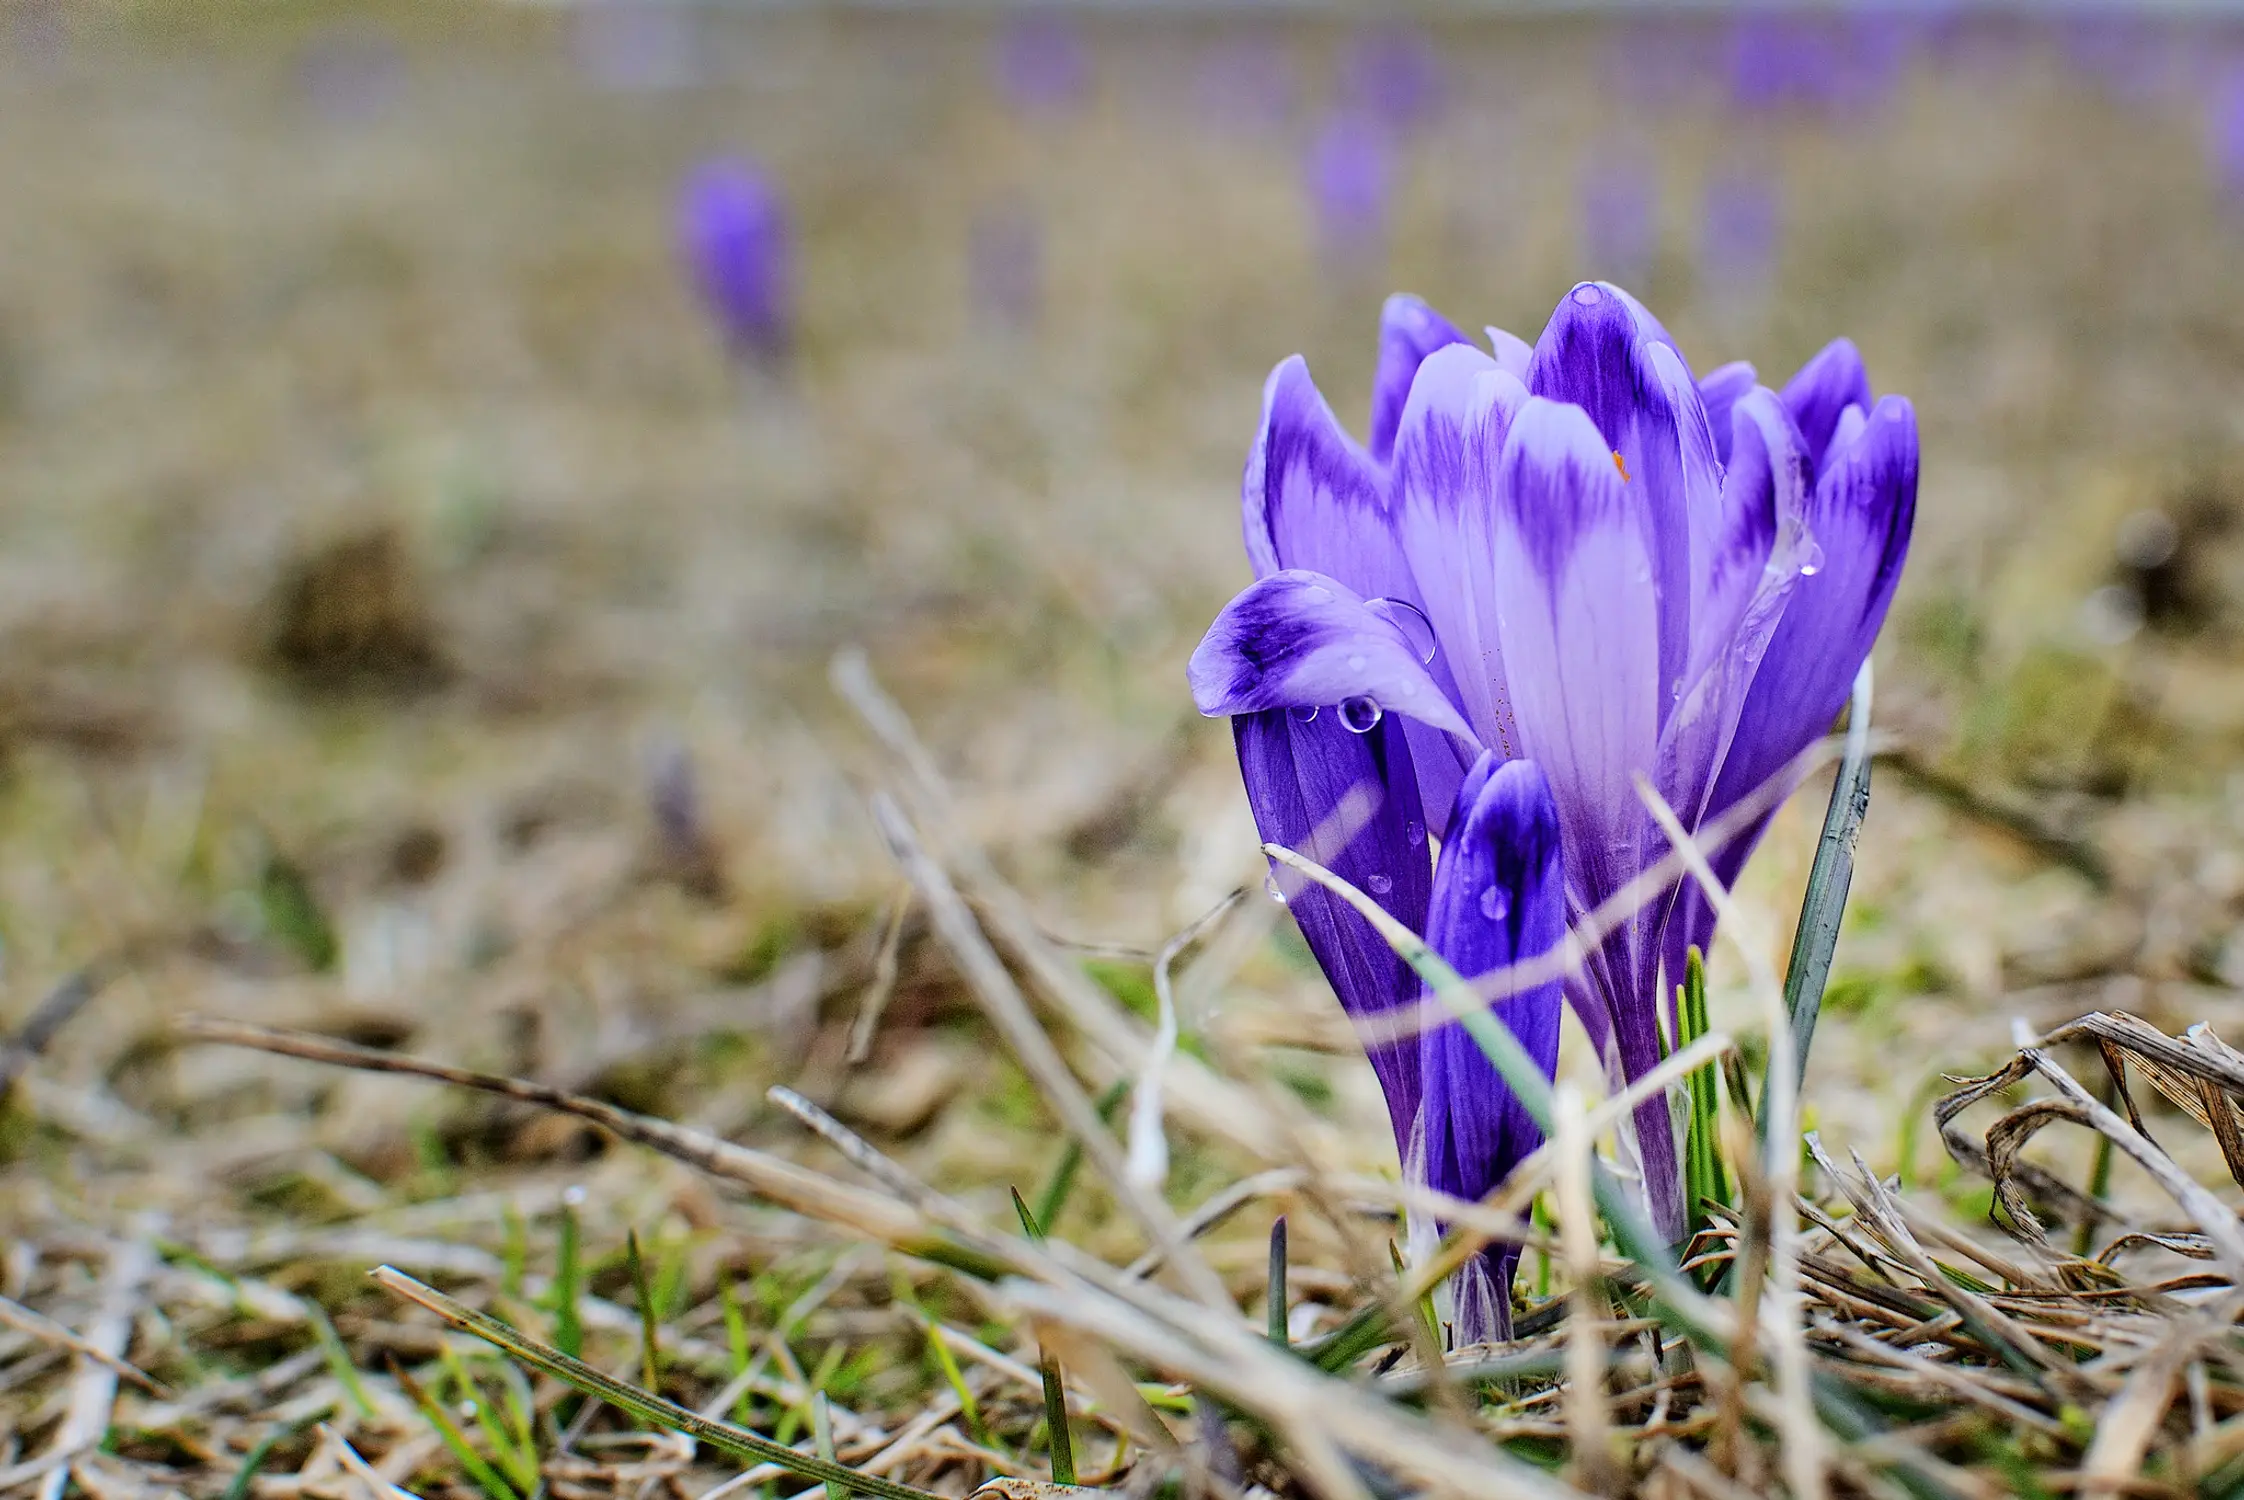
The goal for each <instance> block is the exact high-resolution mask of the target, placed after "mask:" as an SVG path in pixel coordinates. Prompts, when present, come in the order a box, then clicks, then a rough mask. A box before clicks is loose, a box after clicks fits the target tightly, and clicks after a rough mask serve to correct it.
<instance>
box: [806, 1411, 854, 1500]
mask: <svg viewBox="0 0 2244 1500" xmlns="http://www.w3.org/2000/svg"><path fill="white" fill-rule="evenodd" d="M810 1430H811V1438H812V1441H813V1442H815V1443H816V1444H817V1445H818V1456H819V1457H820V1458H822V1459H824V1460H826V1462H828V1463H830V1464H834V1467H836V1468H840V1467H841V1465H840V1464H838V1463H835V1460H834V1412H833V1407H832V1406H831V1405H830V1404H829V1403H828V1402H827V1400H826V1393H825V1392H824V1391H813V1392H811V1396H810ZM826 1500H850V1489H849V1486H848V1485H846V1484H843V1483H841V1482H840V1481H839V1480H835V1479H829V1480H827V1481H826Z"/></svg>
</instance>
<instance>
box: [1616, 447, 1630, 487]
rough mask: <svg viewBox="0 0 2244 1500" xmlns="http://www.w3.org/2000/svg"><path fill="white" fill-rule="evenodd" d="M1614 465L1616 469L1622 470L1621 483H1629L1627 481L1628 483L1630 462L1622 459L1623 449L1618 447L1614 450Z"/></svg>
mask: <svg viewBox="0 0 2244 1500" xmlns="http://www.w3.org/2000/svg"><path fill="white" fill-rule="evenodd" d="M1613 467H1614V468H1616V469H1619V470H1620V471H1621V483H1623V484H1627V483H1628V464H1627V463H1626V462H1624V461H1623V460H1622V458H1621V450H1620V449H1618V448H1616V449H1614V450H1613Z"/></svg>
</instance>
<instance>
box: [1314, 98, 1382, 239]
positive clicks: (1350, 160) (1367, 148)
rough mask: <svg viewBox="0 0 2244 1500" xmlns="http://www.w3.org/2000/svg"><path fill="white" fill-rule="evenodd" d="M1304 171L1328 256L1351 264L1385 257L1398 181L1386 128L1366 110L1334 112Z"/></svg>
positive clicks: (1318, 227)
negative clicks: (1355, 112)
mask: <svg viewBox="0 0 2244 1500" xmlns="http://www.w3.org/2000/svg"><path fill="white" fill-rule="evenodd" d="M1303 175H1304V177H1305V178H1306V181H1307V186H1308V189H1309V204H1310V207H1311V209H1312V210H1313V211H1314V213H1315V215H1316V224H1317V242H1318V244H1319V246H1320V247H1321V249H1322V251H1323V253H1324V256H1325V259H1326V261H1327V262H1328V263H1330V264H1331V265H1333V266H1334V267H1336V268H1341V269H1347V268H1352V267H1356V266H1361V265H1365V264H1370V263H1375V262H1377V261H1379V260H1380V259H1382V258H1383V257H1384V256H1385V255H1386V252H1387V225H1388V216H1389V208H1390V206H1391V204H1392V202H1393V198H1394V185H1395V168H1394V156H1393V148H1392V147H1391V146H1390V144H1389V142H1388V138H1387V134H1386V132H1385V131H1383V130H1381V129H1380V128H1379V127H1378V126H1377V125H1376V124H1375V123H1373V122H1372V121H1371V120H1369V119H1367V118H1366V117H1364V116H1362V115H1357V114H1349V113H1346V112H1342V113H1339V114H1335V115H1333V116H1332V117H1331V118H1330V119H1328V120H1327V121H1326V122H1325V127H1324V129H1322V130H1320V131H1319V132H1317V135H1316V138H1315V139H1314V140H1312V141H1311V142H1310V143H1309V156H1308V160H1307V161H1306V162H1305V163H1304V173H1303Z"/></svg>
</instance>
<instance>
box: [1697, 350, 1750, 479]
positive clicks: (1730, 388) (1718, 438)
mask: <svg viewBox="0 0 2244 1500" xmlns="http://www.w3.org/2000/svg"><path fill="white" fill-rule="evenodd" d="M1758 383H1759V377H1758V376H1756V375H1755V373H1754V370H1753V366H1751V365H1749V364H1747V363H1746V362H1745V361H1744V360H1742V359H1741V360H1737V361H1735V362H1733V363H1731V364H1726V365H1724V366H1722V367H1721V368H1720V369H1718V370H1709V371H1707V373H1706V374H1705V376H1704V377H1702V378H1701V379H1700V381H1699V399H1700V400H1701V401H1703V402H1705V403H1706V425H1707V426H1708V427H1709V428H1710V429H1712V431H1713V433H1714V455H1715V457H1717V458H1719V459H1721V460H1722V462H1723V463H1725V464H1727V463H1728V462H1729V461H1730V408H1731V407H1733V406H1736V405H1737V404H1738V400H1739V398H1741V397H1742V396H1744V395H1745V393H1746V392H1747V391H1750V390H1752V389H1753V387H1754V386H1755V385H1756V384H1758Z"/></svg>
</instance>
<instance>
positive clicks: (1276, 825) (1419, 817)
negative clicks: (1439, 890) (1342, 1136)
mask: <svg viewBox="0 0 2244 1500" xmlns="http://www.w3.org/2000/svg"><path fill="white" fill-rule="evenodd" d="M1399 722H1400V721H1397V720H1388V721H1386V722H1385V723H1382V724H1381V725H1379V726H1378V727H1377V728H1375V729H1373V730H1372V731H1371V732H1370V733H1369V734H1351V733H1349V732H1348V731H1347V730H1346V729H1344V728H1342V727H1341V726H1340V724H1339V723H1338V722H1337V721H1336V720H1335V719H1334V718H1333V716H1332V715H1330V714H1321V715H1319V716H1318V717H1317V718H1316V719H1314V720H1307V721H1304V720H1302V719H1300V718H1298V717H1297V716H1295V715H1294V714H1293V713H1292V712H1291V711H1290V710H1287V709H1282V708H1281V709H1275V710H1271V711H1268V712H1264V713H1257V714H1242V715H1240V716H1239V717H1237V718H1235V719H1233V720H1232V721H1231V727H1232V735H1233V738H1234V739H1235V740H1236V741H1237V744H1238V750H1239V770H1240V774H1241V776H1242V778H1243V779H1244V780H1245V782H1246V787H1247V803H1248V805H1249V806H1250V807H1252V808H1253V809H1254V820H1255V827H1256V828H1258V829H1259V830H1260V831H1261V833H1262V837H1263V840H1264V841H1265V842H1267V843H1274V844H1283V845H1284V846H1285V847H1286V848H1288V849H1292V850H1294V851H1296V852H1297V853H1301V854H1305V855H1307V856H1309V858H1311V859H1313V860H1315V861H1317V863H1319V864H1321V865H1323V866H1324V867H1325V868H1326V869H1328V870H1332V871H1334V872H1335V873H1337V874H1338V875H1340V876H1341V877H1342V878H1343V879H1345V880H1347V881H1348V882H1349V883H1350V884H1352V885H1354V886H1355V887H1356V888H1357V889H1358V890H1360V891H1363V892H1364V893H1365V894H1367V895H1369V896H1371V897H1372V898H1373V899H1375V900H1377V901H1378V902H1379V904H1380V905H1381V906H1383V907H1385V908H1386V910H1387V912H1388V914H1389V915H1391V916H1393V917H1394V918H1395V919H1396V920H1397V921H1399V922H1401V923H1402V924H1403V925H1404V926H1406V927H1408V928H1410V929H1411V930H1412V931H1414V932H1415V931H1419V930H1421V929H1422V928H1423V925H1424V923H1425V919H1426V901H1427V893H1428V890H1429V888H1430V886H1431V883H1432V879H1433V875H1432V861H1431V860H1430V859H1429V858H1428V855H1427V848H1426V823H1425V816H1424V813H1423V812H1422V811H1421V809H1420V806H1419V802H1418V786H1417V777H1416V775H1415V773H1414V772H1413V770H1412V768H1411V764H1410V750H1409V747H1408V744H1407V743H1406V741H1405V738H1404V736H1403V734H1402V733H1401V731H1400V728H1399ZM1271 878H1272V879H1273V880H1274V881H1275V882H1276V884H1277V886H1278V889H1279V890H1280V891H1281V892H1282V893H1283V894H1284V895H1285V898H1286V905H1287V908H1288V910H1290V911H1291V912H1292V913H1293V918H1294V920H1295V921H1296V922H1297V923H1299V924H1300V927H1301V935H1302V937H1303V938H1304V939H1305V940H1306V941H1307V942H1308V944H1309V951H1310V952H1311V953H1312V954H1313V955H1315V957H1316V960H1317V964H1318V966H1319V967H1320V968H1322V969H1323V970H1324V972H1325V978H1326V979H1327V980H1329V981H1330V982H1331V984H1332V989H1333V993H1334V994H1335V995H1337V996H1339V997H1340V1003H1341V1005H1342V1007H1343V1008H1344V1009H1346V1010H1347V1012H1348V1014H1349V1016H1350V1017H1351V1018H1355V1019H1357V1020H1361V1019H1362V1018H1363V1017H1365V1016H1368V1015H1372V1014H1375V1013H1377V1012H1379V1011H1383V1010H1387V1009H1390V1008H1392V1007H1394V1006H1397V1005H1401V1004H1405V1003H1407V1002H1410V1001H1413V1000H1415V999H1416V998H1417V995H1418V991H1419V985H1418V981H1417V978H1416V976H1415V975H1414V974H1413V973H1412V972H1411V970H1410V967H1409V966H1408V965H1407V964H1405V963H1404V962H1403V961H1402V960H1401V959H1399V958H1397V957H1396V956H1395V951H1394V949H1393V948H1391V947H1389V946H1388V944H1387V941H1386V939H1384V938H1382V937H1381V936H1380V935H1379V933H1378V931H1377V930H1376V929H1375V928H1373V927H1372V925H1371V924H1370V923H1369V922H1367V921H1365V920H1364V919H1363V917H1362V916H1361V915H1359V914H1358V913H1357V912H1356V911H1355V909H1354V908H1353V907H1350V906H1349V905H1348V904H1347V903H1346V902H1344V901H1342V900H1340V898H1338V897H1337V896H1334V895H1332V894H1331V893H1330V892H1328V891H1326V890H1325V889H1324V887H1322V886H1319V885H1315V884H1312V883H1310V882H1307V881H1305V880H1303V879H1302V878H1301V877H1300V876H1298V875H1296V874H1294V872H1293V871H1292V870H1291V869H1288V868H1286V867H1284V866H1274V867H1273V869H1272V871H1271ZM1365 1050H1366V1052H1367V1053H1368V1054H1369V1056H1370V1058H1371V1065H1372V1069H1373V1071H1374V1072H1376V1073H1377V1074H1378V1075H1379V1084H1380V1087H1381V1089H1382V1090H1383V1091H1384V1092H1385V1094H1386V1096H1387V1108H1388V1112H1389V1116H1390V1120H1391V1123H1392V1124H1393V1126H1394V1129H1395V1140H1396V1144H1397V1148H1398V1150H1400V1149H1401V1148H1402V1147H1403V1146H1404V1144H1405V1143H1406V1142H1407V1141H1408V1139H1409V1136H1410V1129H1411V1125H1412V1122H1413V1121H1414V1120H1415V1119H1416V1118H1417V1114H1418V1099H1419V1086H1418V1078H1419V1062H1418V1053H1419V1046H1418V1043H1417V1040H1416V1039H1415V1038H1405V1039H1402V1040H1400V1041H1396V1042H1388V1043H1384V1044H1377V1045H1371V1044H1367V1046H1366V1048H1365Z"/></svg>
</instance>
